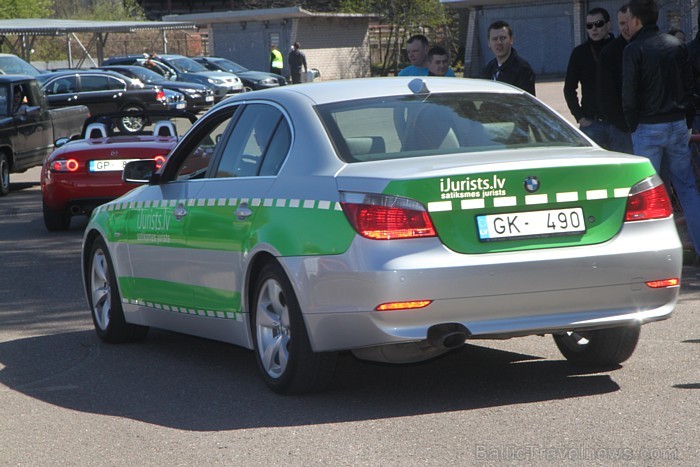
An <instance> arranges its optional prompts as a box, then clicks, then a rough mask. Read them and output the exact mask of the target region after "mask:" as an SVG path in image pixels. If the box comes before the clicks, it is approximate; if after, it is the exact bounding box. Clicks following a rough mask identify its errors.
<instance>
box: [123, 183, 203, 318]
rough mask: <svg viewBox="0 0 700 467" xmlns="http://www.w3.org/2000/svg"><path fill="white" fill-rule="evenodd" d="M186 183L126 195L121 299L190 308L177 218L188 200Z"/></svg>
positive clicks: (169, 308)
mask: <svg viewBox="0 0 700 467" xmlns="http://www.w3.org/2000/svg"><path fill="white" fill-rule="evenodd" d="M188 188H189V186H188V184H187V183H186V182H173V183H169V184H163V185H147V186H143V187H141V188H140V189H137V190H134V191H133V192H132V193H131V194H127V195H126V196H125V197H124V198H122V199H123V200H124V201H123V202H122V203H120V204H117V205H116V207H115V210H123V211H124V216H125V224H124V225H125V230H126V231H125V232H124V234H123V235H124V236H125V237H126V239H127V245H128V251H129V263H130V266H131V275H130V276H129V277H128V278H126V279H122V280H121V281H120V288H121V292H122V298H123V299H125V300H128V301H130V302H131V303H136V304H138V305H142V306H146V307H147V308H151V309H156V310H165V311H175V312H183V311H185V312H186V310H189V309H192V308H193V307H194V306H195V304H194V294H193V293H192V289H191V288H188V287H186V284H187V283H188V281H189V275H190V273H189V264H188V263H189V254H188V250H187V241H186V235H185V230H186V226H187V219H186V217H185V216H183V215H182V213H183V211H184V209H185V206H186V204H187V199H188V198H189V197H190V196H189V191H188Z"/></svg>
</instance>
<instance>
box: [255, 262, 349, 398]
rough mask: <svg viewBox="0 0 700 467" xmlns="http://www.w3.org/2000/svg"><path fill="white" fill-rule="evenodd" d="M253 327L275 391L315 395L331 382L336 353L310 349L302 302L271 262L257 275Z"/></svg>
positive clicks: (267, 377)
mask: <svg viewBox="0 0 700 467" xmlns="http://www.w3.org/2000/svg"><path fill="white" fill-rule="evenodd" d="M251 324H252V332H253V341H254V346H255V356H256V361H257V363H258V368H259V369H260V372H261V373H262V377H263V379H264V380H265V383H266V384H267V385H268V386H269V387H270V388H271V389H272V390H273V391H275V392H277V393H280V394H301V393H308V392H316V391H321V390H323V389H325V388H326V386H327V385H328V383H330V380H331V379H332V377H333V372H334V370H335V363H336V358H337V354H336V353H335V352H322V353H318V352H314V351H313V350H311V344H310V343H309V336H308V333H307V331H306V325H305V324H304V318H303V316H302V313H301V308H300V306H299V302H298V301H297V298H296V295H295V294H294V289H293V288H292V285H291V283H290V282H289V279H288V278H287V276H286V274H285V273H284V271H283V270H282V267H281V266H280V265H279V263H276V262H270V263H268V264H267V265H265V266H264V267H263V269H262V270H261V272H260V275H259V276H258V279H257V281H256V285H255V291H254V301H253V308H252V312H251Z"/></svg>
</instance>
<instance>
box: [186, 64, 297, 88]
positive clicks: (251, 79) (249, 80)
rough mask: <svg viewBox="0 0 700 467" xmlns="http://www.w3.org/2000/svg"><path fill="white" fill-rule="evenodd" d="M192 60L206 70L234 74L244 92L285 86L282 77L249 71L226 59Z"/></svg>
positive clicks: (285, 81)
mask: <svg viewBox="0 0 700 467" xmlns="http://www.w3.org/2000/svg"><path fill="white" fill-rule="evenodd" d="M192 60H194V61H196V62H198V63H201V64H202V65H204V66H205V67H206V68H207V69H208V70H212V71H227V72H229V73H235V74H236V76H238V77H239V78H240V79H241V81H242V82H243V86H245V87H246V91H253V90H257V89H267V88H273V87H276V86H284V85H286V84H287V80H286V79H285V78H284V76H282V75H277V74H275V73H268V72H266V71H254V70H249V69H248V68H246V67H244V66H243V65H239V64H238V63H236V62H234V61H231V60H229V59H227V58H220V57H192Z"/></svg>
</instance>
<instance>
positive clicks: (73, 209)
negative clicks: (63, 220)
mask: <svg viewBox="0 0 700 467" xmlns="http://www.w3.org/2000/svg"><path fill="white" fill-rule="evenodd" d="M82 212H83V211H82V209H80V206H76V205H75V204H74V205H73V206H71V207H70V213H71V214H72V215H74V216H77V215H78V214H81V213H82Z"/></svg>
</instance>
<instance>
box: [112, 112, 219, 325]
mask: <svg viewBox="0 0 700 467" xmlns="http://www.w3.org/2000/svg"><path fill="white" fill-rule="evenodd" d="M232 113H233V110H231V111H228V112H227V113H224V114H223V115H221V116H219V117H218V118H213V119H210V120H209V121H208V123H207V124H206V125H204V126H203V125H198V126H196V127H193V128H192V129H191V131H190V132H189V135H188V136H189V137H188V138H185V140H183V141H182V144H181V145H179V146H178V147H177V148H176V149H175V150H174V152H173V153H172V154H171V155H170V158H169V159H168V161H167V163H166V165H165V167H164V169H163V174H162V182H161V183H159V184H154V185H147V186H144V187H141V188H139V189H138V190H134V191H133V192H131V194H127V195H126V196H125V197H124V199H125V200H126V201H125V202H124V204H125V206H124V207H125V209H128V214H127V216H128V221H127V224H128V226H129V230H128V238H129V241H128V248H129V263H130V267H131V279H130V280H129V281H128V282H127V284H126V285H127V286H128V287H125V286H124V285H122V287H121V288H122V294H123V295H124V298H125V299H127V300H137V303H138V304H140V305H143V306H146V307H147V308H149V309H154V310H155V314H154V315H152V316H151V318H150V320H151V321H152V320H157V321H158V322H159V323H160V325H161V326H163V327H168V328H171V329H178V328H177V327H176V326H175V327H174V326H168V325H166V324H164V322H167V321H170V322H174V321H177V320H178V318H179V317H182V315H183V314H186V315H197V316H201V315H202V314H203V313H204V312H203V311H202V308H201V306H200V303H198V301H197V297H196V295H198V294H196V291H197V289H198V288H199V287H202V282H203V278H202V277H200V274H199V271H195V268H193V257H194V256H195V255H193V254H192V251H191V250H190V245H189V243H188V240H187V237H188V234H189V232H190V231H191V230H192V223H193V222H192V220H193V217H195V216H193V213H194V212H195V211H196V210H198V209H200V207H199V206H198V202H197V201H198V200H197V198H196V196H195V194H196V193H197V191H199V190H201V186H200V185H199V183H198V182H199V181H201V180H203V179H204V178H205V175H206V173H207V171H208V170H209V166H210V165H211V162H212V160H213V159H214V156H215V154H216V153H217V151H218V147H219V143H220V142H221V141H222V134H223V133H224V132H225V130H226V128H227V126H228V125H229V121H230V117H231V114H232ZM132 195H133V196H132ZM126 291H128V293H127V292H126Z"/></svg>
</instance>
